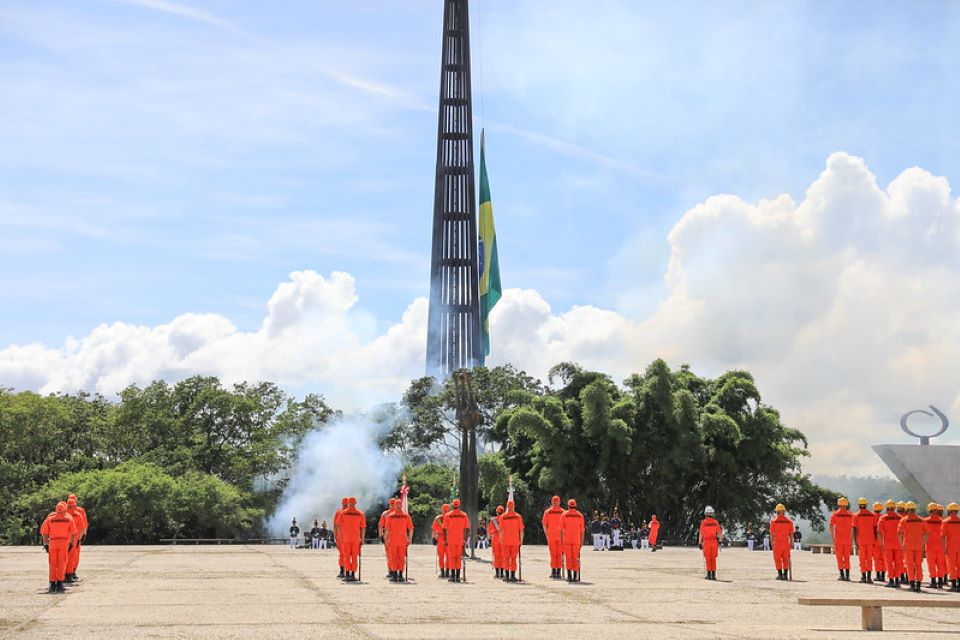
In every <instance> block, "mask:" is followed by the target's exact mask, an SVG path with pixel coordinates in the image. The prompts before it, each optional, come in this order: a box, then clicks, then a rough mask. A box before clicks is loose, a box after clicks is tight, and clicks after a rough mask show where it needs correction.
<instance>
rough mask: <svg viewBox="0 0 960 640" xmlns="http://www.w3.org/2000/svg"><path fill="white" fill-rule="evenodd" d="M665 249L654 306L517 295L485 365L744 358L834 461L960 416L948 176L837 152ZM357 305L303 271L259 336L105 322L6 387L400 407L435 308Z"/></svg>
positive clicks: (955, 210)
mask: <svg viewBox="0 0 960 640" xmlns="http://www.w3.org/2000/svg"><path fill="white" fill-rule="evenodd" d="M668 242H669V245H670V260H669V263H668V264H666V265H664V273H665V276H664V277H665V285H666V292H667V293H666V295H665V296H664V297H663V299H662V300H661V301H660V302H659V305H658V306H657V308H656V309H655V311H653V312H652V313H650V314H648V315H646V316H644V317H630V316H628V315H625V314H623V313H620V312H618V311H615V310H610V309H600V308H597V307H592V306H577V307H573V308H572V309H569V310H567V311H565V312H562V313H557V312H555V311H554V310H552V309H551V307H550V305H549V304H548V302H547V301H546V300H544V299H543V297H542V296H541V295H540V294H539V293H538V292H536V291H533V290H520V289H509V290H507V291H506V292H505V293H504V297H503V299H502V300H501V302H500V304H499V305H498V306H497V308H496V310H495V311H494V313H493V316H492V318H491V323H492V326H491V332H492V334H493V339H494V352H493V357H492V358H491V364H499V363H504V362H512V363H514V364H516V365H518V366H519V367H522V368H524V369H526V370H527V371H529V372H530V373H532V374H534V375H539V376H543V375H544V374H545V373H546V371H547V369H548V368H549V367H550V366H552V365H553V364H556V363H557V362H560V361H563V360H575V361H578V362H580V363H582V364H584V365H585V366H589V367H594V368H598V369H602V370H605V371H609V372H611V373H612V374H614V375H615V376H625V375H627V374H628V373H631V372H634V371H640V370H642V368H643V367H644V366H645V365H646V364H647V363H649V362H650V360H651V359H653V358H655V357H663V358H665V359H666V360H667V361H668V362H670V363H671V364H673V365H674V366H677V365H679V364H681V363H689V364H691V365H693V366H694V367H695V368H696V369H697V370H698V371H701V372H703V373H706V374H709V375H714V374H717V373H719V372H721V371H722V370H725V369H729V368H734V367H743V368H747V369H750V370H751V371H753V372H754V373H755V374H756V376H757V378H758V382H759V384H760V388H761V391H762V392H763V393H764V395H765V398H766V400H767V401H768V402H770V403H771V404H773V405H775V406H777V407H778V408H780V409H781V410H782V411H783V415H784V418H785V420H786V421H787V423H788V424H790V425H791V426H794V427H797V428H800V429H802V430H803V431H804V432H805V433H806V434H807V435H808V436H809V438H810V441H811V448H812V450H813V453H814V458H813V459H812V460H811V462H810V465H809V466H810V468H811V469H812V470H817V471H822V472H844V471H845V472H850V473H857V472H877V471H882V470H883V466H882V464H881V463H880V462H879V461H878V460H877V459H876V458H875V456H874V455H873V454H872V452H871V451H870V449H869V445H871V444H875V443H878V442H882V441H891V440H894V441H896V440H902V436H901V435H900V432H899V431H898V430H897V426H896V425H897V420H898V418H899V416H900V415H901V414H902V413H903V412H905V411H907V410H909V409H913V408H917V407H923V406H925V405H927V404H931V403H933V404H937V405H939V406H940V407H941V408H943V409H944V410H945V411H947V412H948V414H953V415H954V416H958V417H957V419H958V420H960V393H958V392H960V389H958V388H957V380H960V331H958V328H957V327H958V326H960V260H958V258H957V256H958V255H960V202H958V200H957V199H956V198H954V197H953V196H952V195H951V192H950V186H949V184H948V182H947V180H945V179H944V178H942V177H938V176H934V175H931V174H930V173H929V172H927V171H924V170H922V169H918V168H912V169H907V170H906V171H904V172H903V173H901V174H900V175H899V176H897V177H896V178H895V179H894V180H893V181H892V182H891V183H890V184H889V185H887V186H886V188H882V187H881V186H879V185H878V184H877V180H876V178H875V176H874V175H873V174H872V173H871V172H870V170H869V169H868V167H867V166H866V164H865V163H864V161H863V160H861V159H859V158H856V157H852V156H849V155H847V154H844V153H836V154H833V155H832V156H830V158H829V159H828V160H827V163H826V167H825V169H824V171H823V172H822V173H821V174H820V176H819V177H817V178H816V180H814V182H813V183H812V184H811V185H810V187H809V189H808V190H807V192H806V194H805V195H804V197H803V199H802V201H801V202H795V201H794V200H793V199H792V198H791V197H789V196H787V195H781V196H778V197H774V198H771V199H769V200H761V201H760V202H757V203H749V202H745V201H743V200H742V199H740V198H738V197H736V196H732V195H718V196H715V197H711V198H709V199H707V200H706V201H705V202H703V203H701V204H699V205H698V206H695V207H693V208H692V209H690V210H689V211H687V212H686V213H685V214H684V215H683V216H682V217H681V218H680V220H679V221H678V222H677V224H676V225H675V226H674V227H673V229H672V230H671V231H670V233H669V236H668ZM508 275H509V274H508ZM508 280H509V278H508ZM627 296H628V297H629V292H628V294H627ZM357 304H358V300H357V295H356V288H355V283H354V280H353V278H352V277H351V276H350V275H348V274H345V273H337V272H335V273H333V274H331V275H330V276H328V277H324V276H321V275H319V274H317V273H315V272H312V271H303V272H295V273H293V274H291V276H290V279H289V281H288V282H284V283H282V284H280V285H279V286H278V288H277V290H276V291H275V293H274V294H273V296H272V297H271V298H270V301H269V303H268V304H267V313H266V317H265V318H264V320H263V323H262V325H261V326H260V328H259V329H258V330H256V331H250V332H244V331H240V330H238V329H237V328H236V327H235V326H234V325H233V324H232V323H231V322H230V321H229V320H228V319H227V318H224V317H222V316H219V315H212V314H185V315H182V316H180V317H178V318H176V319H174V320H173V321H172V322H170V323H168V324H164V325H160V326H156V327H142V326H133V325H128V324H124V323H114V324H112V325H102V326H100V327H98V328H97V329H95V330H94V331H93V332H91V334H90V335H88V336H86V337H84V338H81V339H72V338H71V339H68V340H67V341H66V342H65V343H64V345H63V346H61V347H59V348H49V347H45V346H42V345H36V344H34V345H24V346H19V345H14V346H10V347H8V348H7V349H5V350H3V351H0V381H2V383H3V384H9V385H13V386H15V387H17V388H34V389H39V390H42V391H54V390H76V389H81V388H82V389H96V390H99V391H103V392H106V393H112V392H114V391H116V390H118V389H120V388H122V387H123V386H124V385H126V384H128V383H130V382H137V383H145V382H148V381H150V380H152V379H155V378H158V377H163V378H180V377H184V376H187V375H190V374H193V373H208V374H215V375H219V376H221V377H222V378H224V379H225V380H228V381H232V380H241V379H248V380H253V379H268V380H275V381H278V382H280V383H282V384H285V385H287V386H289V387H291V388H296V389H311V390H318V391H321V392H323V393H325V394H326V395H327V396H328V397H330V398H331V399H332V400H333V401H334V402H335V403H339V404H340V406H343V407H344V408H353V407H363V406H370V404H372V403H373V402H378V401H382V400H389V399H396V398H397V397H399V394H400V393H401V392H402V390H403V388H404V387H405V385H406V383H407V382H408V381H409V379H410V378H412V377H415V376H418V375H421V373H422V371H423V357H424V350H425V345H424V341H425V334H426V311H427V304H426V301H425V300H423V299H417V300H415V301H414V302H413V303H412V304H411V305H410V306H409V307H408V309H407V310H406V312H405V313H404V315H403V317H402V318H401V319H400V320H399V321H398V322H396V323H395V324H393V325H392V326H391V327H389V329H387V330H386V331H384V332H382V333H377V332H376V331H374V330H373V328H372V327H374V326H375V324H376V323H374V322H373V319H372V318H370V317H369V316H368V315H366V314H364V313H363V312H362V311H361V310H360V309H359V308H358V306H357ZM625 306H629V305H625ZM640 307H642V305H640ZM948 434H949V432H948ZM953 440H956V437H954V438H953Z"/></svg>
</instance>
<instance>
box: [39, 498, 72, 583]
mask: <svg viewBox="0 0 960 640" xmlns="http://www.w3.org/2000/svg"><path fill="white" fill-rule="evenodd" d="M78 531H79V529H78V528H77V523H76V522H74V520H73V518H71V517H70V514H68V513H67V503H66V502H58V503H57V508H56V510H55V511H54V512H53V513H51V514H50V515H48V516H47V517H46V519H45V520H44V521H43V524H42V525H40V536H41V537H42V538H43V548H44V550H46V552H47V564H48V565H49V570H48V574H49V579H50V587H49V589H48V591H47V592H48V593H64V588H63V579H64V578H65V577H66V575H67V556H68V554H69V553H70V552H71V551H72V550H73V545H74V544H75V543H76V541H77V532H78Z"/></svg>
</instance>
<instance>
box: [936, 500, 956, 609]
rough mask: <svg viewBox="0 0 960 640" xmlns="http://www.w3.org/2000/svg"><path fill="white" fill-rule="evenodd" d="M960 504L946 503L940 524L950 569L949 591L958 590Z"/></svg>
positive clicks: (941, 536)
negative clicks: (945, 514)
mask: <svg viewBox="0 0 960 640" xmlns="http://www.w3.org/2000/svg"><path fill="white" fill-rule="evenodd" d="M958 513H960V504H957V503H956V502H951V503H950V504H948V505H947V517H946V518H944V519H943V524H941V525H940V538H941V539H942V540H943V547H944V549H945V550H946V552H947V553H946V555H947V568H948V569H949V570H950V591H956V592H960V515H958Z"/></svg>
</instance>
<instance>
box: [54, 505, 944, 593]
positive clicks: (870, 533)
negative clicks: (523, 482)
mask: <svg viewBox="0 0 960 640" xmlns="http://www.w3.org/2000/svg"><path fill="white" fill-rule="evenodd" d="M405 506H406V505H405V502H404V501H403V500H401V499H400V498H391V499H390V502H389V508H388V509H387V510H385V511H384V512H383V513H382V514H381V515H380V519H379V522H378V524H377V530H378V534H379V536H380V539H381V541H382V542H383V544H384V548H385V552H386V553H385V556H386V563H387V578H388V579H389V580H390V581H392V582H405V581H407V577H408V576H407V574H408V571H407V567H408V561H407V560H408V557H409V546H410V544H411V543H412V541H413V533H414V525H413V520H412V519H411V517H410V515H409V514H408V513H407V510H406V508H405ZM849 506H850V505H849V501H848V500H847V498H843V497H842V498H840V499H839V500H838V501H837V509H836V510H835V511H833V512H832V513H831V515H830V521H829V531H830V537H831V539H832V540H833V548H834V555H835V558H836V563H837V570H838V572H839V577H838V580H841V581H850V571H851V555H852V554H853V550H854V548H856V549H857V551H858V554H857V555H858V561H859V569H860V582H861V583H866V584H870V583H873V582H874V581H877V582H881V583H885V586H887V587H890V588H900V587H901V586H904V585H906V586H908V587H909V588H910V589H911V590H913V591H917V592H919V591H920V590H921V588H922V583H923V580H924V568H923V563H924V559H925V560H926V564H927V573H928V574H929V579H930V582H929V585H928V586H929V588H932V589H944V588H949V589H950V590H951V591H954V592H960V505H958V504H957V503H955V502H952V503H950V504H949V505H947V506H946V507H944V506H943V505H940V504H937V503H933V502H931V503H930V504H928V505H927V516H926V517H921V516H920V515H918V514H917V505H916V504H915V503H914V502H896V501H894V500H887V501H886V502H885V503H880V502H874V503H873V504H872V505H870V504H869V502H868V501H867V499H866V498H860V499H859V500H857V507H858V508H857V510H856V511H851V510H850V508H849ZM774 511H775V516H774V517H773V519H772V520H771V521H770V522H769V526H768V528H767V531H768V535H769V540H770V547H771V550H772V552H773V562H774V566H775V569H776V571H777V580H788V579H790V577H791V572H792V559H791V552H792V551H793V550H796V548H797V542H798V538H797V535H796V534H797V528H796V527H795V525H794V522H793V521H792V520H791V519H790V518H789V517H788V516H787V513H786V508H785V507H784V505H783V504H778V505H777V506H776V508H775V510H774ZM615 516H617V517H616V520H618V521H619V516H618V515H617V514H616V513H615ZM597 520H598V519H597V518H596V516H595V518H594V522H596V521H597ZM601 522H602V520H601ZM540 524H541V526H542V527H543V531H544V535H545V538H546V541H547V547H548V551H549V564H550V578H552V579H564V578H566V580H567V581H568V582H579V581H580V553H581V549H582V546H583V540H584V534H585V533H586V529H587V523H586V520H585V518H584V516H583V514H582V513H581V512H580V511H578V510H577V502H576V500H574V499H572V498H571V499H569V500H567V502H566V506H565V507H564V506H562V501H561V499H560V496H553V498H552V499H551V501H550V505H549V506H548V507H547V508H546V509H545V510H544V512H543V516H542V518H541V522H540ZM88 528H89V520H88V517H87V513H86V511H85V510H84V509H83V508H82V507H81V506H80V505H79V504H78V501H77V496H76V495H74V494H71V495H69V496H68V497H67V499H66V500H65V501H62V502H58V503H57V505H56V508H55V509H54V511H53V512H52V513H50V514H49V515H48V516H47V517H46V518H45V519H44V520H43V523H42V525H41V526H40V535H41V538H42V542H43V548H44V550H45V551H46V552H47V553H48V565H49V588H48V591H49V593H64V592H65V588H64V584H65V583H66V584H71V583H75V582H77V581H78V580H79V578H78V577H77V567H78V566H79V564H80V554H81V549H82V545H83V543H84V541H85V539H86V536H87V532H88ZM366 528H367V520H366V515H365V514H364V512H363V511H362V510H360V509H359V508H358V507H357V499H356V498H355V497H345V498H343V500H342V501H341V507H340V509H338V510H337V511H336V513H335V514H334V517H333V531H332V537H333V540H334V542H335V545H336V548H337V553H338V556H339V558H338V565H339V573H338V574H337V577H338V578H339V579H341V580H344V581H345V582H358V581H360V580H361V578H362V551H363V544H364V534H365V531H366ZM618 528H620V527H618ZM646 528H647V529H648V533H647V536H648V540H649V545H650V547H651V548H652V549H656V548H657V541H658V537H659V528H660V523H659V521H658V520H657V517H656V516H652V518H651V520H650V522H649V524H646ZM484 529H485V535H484V536H482V538H483V539H484V540H485V542H486V544H488V545H489V548H490V550H491V552H492V557H493V562H492V568H493V573H494V577H496V578H499V579H502V580H504V581H506V582H519V581H522V580H523V564H522V563H523V557H522V547H523V543H524V530H525V525H524V521H523V516H521V515H520V513H518V512H517V510H516V504H515V502H514V501H513V500H508V501H507V502H506V507H504V506H503V505H500V506H497V507H496V509H495V513H494V515H493V516H492V517H490V518H489V520H488V521H486V522H485V523H484ZM590 529H591V533H592V534H593V537H594V548H595V549H596V548H598V544H597V542H598V541H597V538H598V536H605V535H606V534H604V533H603V532H602V530H601V533H599V534H597V533H594V529H595V527H593V526H591V528H590ZM611 531H613V529H611ZM327 533H328V532H327V526H326V522H323V524H322V526H321V525H318V523H317V521H316V520H315V521H314V522H313V526H312V528H311V529H310V531H309V533H308V536H309V537H310V539H311V540H313V541H314V542H313V543H312V546H314V548H319V547H321V545H322V546H323V547H325V546H326V540H327ZM299 535H300V528H299V526H298V525H297V522H296V519H294V520H293V522H292V523H291V527H290V539H291V545H295V540H296V539H297V538H298V536H299ZM431 536H432V539H433V542H434V544H435V545H436V558H437V559H436V562H437V575H438V577H440V578H446V579H448V580H449V581H450V582H465V581H466V567H465V565H464V563H463V557H464V552H465V549H467V548H469V545H470V519H469V517H468V515H467V513H466V512H465V511H463V510H462V509H461V504H460V500H458V499H454V500H453V501H452V502H451V503H450V504H444V505H443V506H442V508H441V512H440V513H439V514H438V515H437V516H436V517H435V518H434V520H433V523H432V526H431ZM611 537H612V534H611ZM478 538H479V536H478ZM722 541H723V528H722V527H721V525H720V522H719V521H718V520H717V517H716V512H715V510H714V509H713V507H711V506H707V507H706V508H705V509H704V511H703V518H702V519H701V521H700V525H699V528H698V533H697V542H698V546H699V548H700V549H701V550H702V551H703V558H704V570H705V573H706V579H707V580H716V579H717V558H718V555H719V551H720V547H721V543H722ZM611 542H612V541H611ZM600 543H601V545H602V543H603V540H602V539H601V540H600ZM948 579H949V585H948V584H947V581H948Z"/></svg>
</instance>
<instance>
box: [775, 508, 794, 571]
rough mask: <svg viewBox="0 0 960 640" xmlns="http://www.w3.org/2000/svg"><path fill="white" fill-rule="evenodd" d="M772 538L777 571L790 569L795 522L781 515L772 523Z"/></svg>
mask: <svg viewBox="0 0 960 640" xmlns="http://www.w3.org/2000/svg"><path fill="white" fill-rule="evenodd" d="M770 538H771V539H772V540H773V564H774V565H776V568H777V571H786V570H787V569H789V568H790V549H791V548H792V547H793V520H791V519H790V518H788V517H787V516H786V515H784V514H782V513H779V514H777V517H776V518H774V519H773V520H771V521H770Z"/></svg>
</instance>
